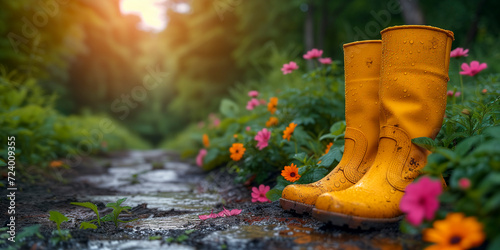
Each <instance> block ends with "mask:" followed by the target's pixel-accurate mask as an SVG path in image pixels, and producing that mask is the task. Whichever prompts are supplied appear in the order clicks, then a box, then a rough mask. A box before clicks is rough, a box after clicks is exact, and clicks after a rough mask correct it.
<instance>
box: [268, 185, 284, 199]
mask: <svg viewBox="0 0 500 250" xmlns="http://www.w3.org/2000/svg"><path fill="white" fill-rule="evenodd" d="M282 193H283V190H278V189H274V188H273V189H271V190H269V191H268V192H267V193H266V197H267V198H268V199H269V200H271V201H277V200H279V199H280V198H281V195H282Z"/></svg>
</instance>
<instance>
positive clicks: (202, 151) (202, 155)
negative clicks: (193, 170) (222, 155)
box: [196, 148, 207, 167]
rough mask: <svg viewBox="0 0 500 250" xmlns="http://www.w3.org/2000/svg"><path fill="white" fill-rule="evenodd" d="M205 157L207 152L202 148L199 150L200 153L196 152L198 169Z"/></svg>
mask: <svg viewBox="0 0 500 250" xmlns="http://www.w3.org/2000/svg"><path fill="white" fill-rule="evenodd" d="M205 155H207V150H206V149H204V148H202V149H200V152H198V155H197V156H196V165H198V166H199V167H202V166H203V158H205Z"/></svg>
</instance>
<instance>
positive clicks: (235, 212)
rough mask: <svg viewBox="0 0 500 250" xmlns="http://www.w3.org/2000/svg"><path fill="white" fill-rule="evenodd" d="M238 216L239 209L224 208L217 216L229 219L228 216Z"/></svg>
mask: <svg viewBox="0 0 500 250" xmlns="http://www.w3.org/2000/svg"><path fill="white" fill-rule="evenodd" d="M238 214H241V209H233V210H227V209H226V208H225V207H224V210H222V211H220V212H219V213H218V214H217V215H218V216H219V217H229V216H233V215H238Z"/></svg>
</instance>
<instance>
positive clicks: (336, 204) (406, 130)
mask: <svg viewBox="0 0 500 250" xmlns="http://www.w3.org/2000/svg"><path fill="white" fill-rule="evenodd" d="M381 35H382V40H367V41H360V42H354V43H349V44H345V45H344V69H345V102H346V103H345V113H346V125H347V128H346V132H345V144H344V155H343V156H342V160H341V161H340V163H339V164H338V165H337V167H336V168H335V169H334V170H333V171H332V172H331V173H330V174H328V175H327V176H326V177H324V178H323V179H321V180H319V181H317V182H315V183H311V184H305V185H289V186H287V187H286V188H285V189H284V190H283V195H282V198H281V199H280V204H281V206H282V208H283V209H285V210H288V211H294V212H296V213H299V214H302V213H309V214H312V216H313V217H315V218H317V219H319V220H321V221H324V222H331V223H332V224H334V225H338V226H343V225H347V226H348V227H350V228H360V229H370V228H380V227H383V226H385V225H387V224H388V223H394V222H397V221H399V220H400V219H401V218H402V212H401V211H400V210H399V202H400V200H401V198H402V197H403V195H404V191H405V188H406V186H407V185H408V184H410V183H411V182H412V181H413V180H414V179H415V178H416V177H417V176H418V175H419V174H420V170H421V169H422V168H423V167H424V166H425V165H426V163H427V155H428V154H429V152H428V151H427V150H425V149H423V148H421V147H419V146H417V145H415V144H412V142H411V139H413V138H417V137H424V136H425V137H430V138H433V139H434V138H435V137H436V135H437V134H438V132H439V130H440V129H441V125H442V122H443V116H444V112H445V108H446V89H447V86H446V85H447V82H448V80H449V78H448V67H449V61H450V49H451V43H452V41H453V39H454V38H453V32H451V31H447V30H442V29H439V28H435V27H430V26H420V25H408V26H396V27H390V28H387V29H384V30H383V31H381Z"/></svg>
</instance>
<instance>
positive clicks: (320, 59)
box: [318, 57, 332, 64]
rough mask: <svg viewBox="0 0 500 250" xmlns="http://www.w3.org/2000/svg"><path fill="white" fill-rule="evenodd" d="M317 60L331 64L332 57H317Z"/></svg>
mask: <svg viewBox="0 0 500 250" xmlns="http://www.w3.org/2000/svg"><path fill="white" fill-rule="evenodd" d="M318 61H319V62H320V63H322V64H332V59H331V58H330V57H325V58H318Z"/></svg>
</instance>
